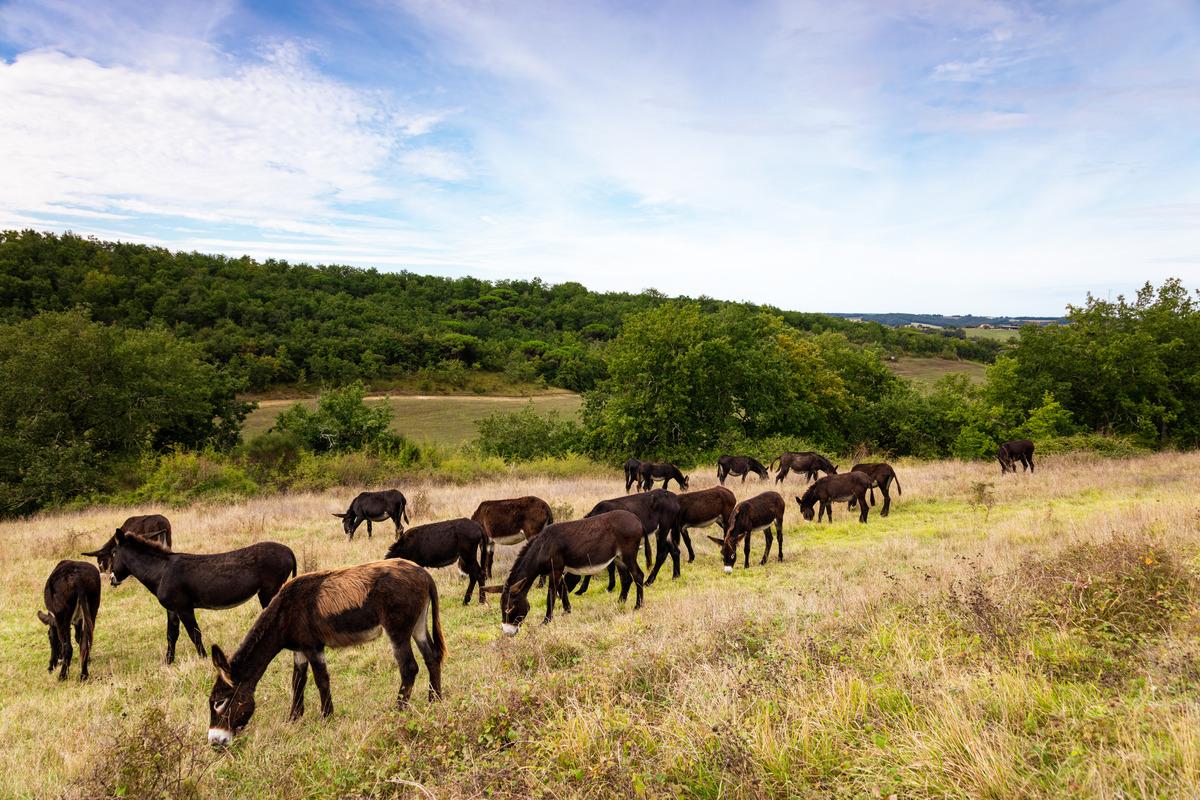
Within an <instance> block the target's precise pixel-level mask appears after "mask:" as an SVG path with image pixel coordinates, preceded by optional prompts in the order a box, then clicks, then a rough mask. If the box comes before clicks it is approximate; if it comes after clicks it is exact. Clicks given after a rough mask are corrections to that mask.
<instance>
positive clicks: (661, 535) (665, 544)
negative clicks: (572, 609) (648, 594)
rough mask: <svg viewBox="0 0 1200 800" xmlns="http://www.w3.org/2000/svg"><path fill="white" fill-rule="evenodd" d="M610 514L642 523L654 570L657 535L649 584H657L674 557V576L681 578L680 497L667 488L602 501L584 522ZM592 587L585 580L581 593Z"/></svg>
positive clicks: (611, 580)
mask: <svg viewBox="0 0 1200 800" xmlns="http://www.w3.org/2000/svg"><path fill="white" fill-rule="evenodd" d="M609 511H628V512H630V513H631V514H633V515H634V516H636V517H637V518H638V521H640V522H641V523H642V535H643V537H644V538H643V544H644V545H645V549H646V567H647V568H648V569H649V568H650V534H652V533H653V534H655V542H656V545H655V547H656V550H655V555H656V557H655V559H654V568H653V569H651V570H650V577H648V578H646V585H647V586H649V585H650V584H652V583H654V581H655V579H656V578H657V577H658V571H659V569H661V568H662V565H663V562H665V561H666V560H667V556H668V555H669V556H671V562H672V565H671V577H672V578H678V577H679V535H680V530H679V497H678V495H676V494H674V493H672V492H668V491H667V490H666V489H652V490H651V491H649V492H647V493H645V494H636V495H631V496H628V497H614V498H613V499H611V500H601V501H600V502H599V503H596V505H595V506H593V507H592V510H591V511H589V512H588V513H587V515H586V516H585V517H584V519H587V518H588V517H595V516H597V515H599V514H604V513H607V512H609ZM616 580H617V579H616V568H615V567H614V568H612V569H610V570H609V572H608V590H609V591H610V592H611V591H612V590H613V588H614V587H615V586H616ZM590 585H591V579H590V576H589V577H587V578H584V580H583V585H582V586H580V588H579V591H578V594H583V593H584V592H586V591H587V590H588V586H590Z"/></svg>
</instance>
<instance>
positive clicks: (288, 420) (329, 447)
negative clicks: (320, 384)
mask: <svg viewBox="0 0 1200 800" xmlns="http://www.w3.org/2000/svg"><path fill="white" fill-rule="evenodd" d="M366 395H367V391H366V389H365V388H364V387H363V385H362V383H352V384H350V385H349V386H346V387H344V388H341V389H331V390H329V391H326V392H324V393H322V394H321V396H320V398H319V399H318V400H317V409H316V411H310V410H309V409H308V408H307V407H306V406H305V405H304V404H303V403H296V404H295V405H294V406H292V407H291V408H289V409H288V410H287V411H285V412H283V413H282V414H280V415H279V418H278V419H276V420H275V424H274V425H273V426H272V427H271V431H273V432H275V433H284V434H290V435H292V436H294V437H296V439H297V440H299V441H300V442H302V443H303V445H304V447H306V448H307V449H309V450H312V451H313V452H317V453H323V452H330V451H335V452H346V451H349V450H362V449H363V448H367V447H391V446H394V445H395V444H396V443H397V442H398V440H399V439H400V437H399V436H398V435H397V434H395V433H393V432H392V431H391V423H392V410H391V408H390V407H389V406H388V405H387V404H386V403H375V404H372V405H367V404H366V403H365V402H364V400H365V398H366Z"/></svg>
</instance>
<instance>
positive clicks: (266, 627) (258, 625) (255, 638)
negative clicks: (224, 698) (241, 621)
mask: <svg viewBox="0 0 1200 800" xmlns="http://www.w3.org/2000/svg"><path fill="white" fill-rule="evenodd" d="M278 600H279V592H276V593H275V596H274V597H272V598H271V602H270V603H268V604H267V607H266V608H264V609H263V610H262V613H261V614H259V615H258V618H257V619H255V620H254V624H253V625H251V626H250V630H249V631H247V632H246V635H245V637H243V638H242V643H241V644H240V645H238V649H237V651H236V652H235V653H234V654H233V658H231V659H230V662H229V663H230V666H232V665H234V664H238V663H241V661H242V659H243V658H245V657H246V654H247V653H249V652H251V651H252V650H253V649H254V648H255V646H257V645H258V643H259V641H261V640H262V638H263V637H264V636H266V635H267V632H268V631H270V630H271V629H272V628H273V627H275V625H276V619H275V617H276V616H278V607H279V603H278ZM273 609H274V610H273ZM235 679H236V678H235Z"/></svg>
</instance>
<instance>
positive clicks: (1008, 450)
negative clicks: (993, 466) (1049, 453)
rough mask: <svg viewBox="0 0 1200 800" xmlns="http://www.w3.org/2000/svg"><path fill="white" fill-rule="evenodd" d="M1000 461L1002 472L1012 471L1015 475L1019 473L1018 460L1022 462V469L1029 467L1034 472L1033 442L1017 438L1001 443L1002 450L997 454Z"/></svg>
mask: <svg viewBox="0 0 1200 800" xmlns="http://www.w3.org/2000/svg"><path fill="white" fill-rule="evenodd" d="M996 458H997V459H999V461H1000V474H1001V475H1003V474H1004V473H1006V472H1009V471H1011V472H1012V473H1013V474H1014V475H1015V474H1016V473H1017V464H1016V462H1018V461H1020V462H1021V471H1022V472H1024V471H1025V470H1026V469H1028V470H1029V471H1030V472H1033V442H1031V441H1029V440H1028V439H1015V440H1013V441H1011V442H1005V443H1004V444H1002V445H1000V452H999V454H997V456H996Z"/></svg>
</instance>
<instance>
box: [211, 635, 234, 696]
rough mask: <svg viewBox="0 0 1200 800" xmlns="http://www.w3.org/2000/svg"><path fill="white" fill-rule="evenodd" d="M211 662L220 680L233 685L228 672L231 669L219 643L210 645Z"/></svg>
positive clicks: (231, 677)
mask: <svg viewBox="0 0 1200 800" xmlns="http://www.w3.org/2000/svg"><path fill="white" fill-rule="evenodd" d="M212 662H213V666H214V667H216V668H217V674H218V675H220V676H221V680H223V681H225V682H226V683H228V684H229V685H230V686H233V676H232V675H231V674H230V673H231V672H232V671H233V670H232V669H230V667H229V659H227V658H226V657H225V652H224V651H223V650H221V645H219V644H214V645H213V646H212Z"/></svg>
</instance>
